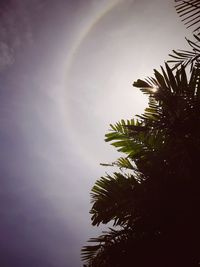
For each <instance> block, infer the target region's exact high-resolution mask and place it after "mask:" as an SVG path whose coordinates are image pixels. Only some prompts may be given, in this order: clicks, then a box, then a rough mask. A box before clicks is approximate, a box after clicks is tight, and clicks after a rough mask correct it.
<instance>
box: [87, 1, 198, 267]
mask: <svg viewBox="0 0 200 267" xmlns="http://www.w3.org/2000/svg"><path fill="white" fill-rule="evenodd" d="M180 2H185V1H180ZM187 2H188V3H189V2H190V3H191V2H192V3H193V4H194V2H195V1H187ZM196 2H198V1H196ZM185 4H186V3H185ZM186 6H187V5H186ZM181 7H182V6H181ZM182 11H183V10H182V8H181V12H182ZM196 38H198V37H196ZM188 55H190V54H189V53H188ZM191 55H192V52H191ZM178 56H180V55H178ZM198 58H199V51H198V57H196V58H193V59H192V60H190V61H189V62H188V63H187V64H185V63H184V61H183V62H181V63H180V64H178V65H177V66H176V71H173V70H174V68H173V67H172V68H170V67H169V66H168V64H165V68H162V67H161V71H160V72H159V71H157V70H154V77H149V78H147V79H146V80H137V81H136V82H135V83H134V84H133V86H134V87H137V88H139V89H140V90H141V91H142V92H143V93H144V94H147V95H148V96H149V105H148V107H147V108H146V110H145V112H144V114H142V115H138V116H137V118H136V119H132V120H127V121H124V120H122V121H120V122H117V123H116V124H115V125H110V127H111V129H110V131H109V133H107V134H106V139H105V141H106V142H111V144H112V145H113V146H114V147H116V148H117V150H118V151H119V152H122V153H124V154H125V156H124V157H120V158H119V159H118V160H117V161H116V162H113V163H112V164H103V165H106V166H114V167H116V168H117V169H118V171H116V172H114V173H113V174H112V175H108V174H107V175H106V176H105V177H101V178H100V179H99V180H97V181H96V183H95V185H94V187H93V188H92V192H91V202H92V208H91V211H90V213H91V215H92V217H91V219H92V224H93V225H99V224H100V223H102V224H107V223H108V222H112V223H113V227H114V228H109V231H108V232H103V233H102V235H101V236H99V237H97V238H91V239H90V240H89V242H91V243H93V244H92V245H87V246H85V247H83V249H82V258H83V260H84V261H85V262H86V265H85V266H87V267H111V266H112V267H122V266H136V267H143V266H154V267H161V266H162V267H171V266H187V267H192V266H199V264H200V247H199V244H198V242H199V240H200V229H199V226H200V216H199V203H200V175H199V166H198V163H199V158H198V157H199V155H200V65H199V63H198ZM184 60H185V59H184ZM193 63H194V64H193ZM176 64H177V62H176ZM188 64H190V65H191V72H190V74H188V75H187V72H186V69H185V68H186V66H187V65H188Z"/></svg>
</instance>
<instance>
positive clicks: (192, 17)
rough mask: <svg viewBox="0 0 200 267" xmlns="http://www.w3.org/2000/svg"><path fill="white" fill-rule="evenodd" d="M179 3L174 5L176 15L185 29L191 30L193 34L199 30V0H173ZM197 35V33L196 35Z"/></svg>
mask: <svg viewBox="0 0 200 267" xmlns="http://www.w3.org/2000/svg"><path fill="white" fill-rule="evenodd" d="M175 2H179V3H178V4H176V5H175V8H176V11H177V13H178V15H179V16H180V17H181V19H182V21H183V22H184V24H185V25H186V27H187V28H191V27H192V28H193V32H198V31H199V29H200V1H199V0H188V1H183V0H175ZM198 34H199V33H198Z"/></svg>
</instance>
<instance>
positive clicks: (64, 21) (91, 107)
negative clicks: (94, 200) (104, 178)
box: [0, 0, 187, 267]
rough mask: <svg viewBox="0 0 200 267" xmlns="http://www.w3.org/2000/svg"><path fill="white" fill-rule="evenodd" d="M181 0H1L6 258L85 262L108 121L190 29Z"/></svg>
mask: <svg viewBox="0 0 200 267" xmlns="http://www.w3.org/2000/svg"><path fill="white" fill-rule="evenodd" d="M173 5H174V3H173V1H169V0H168V1H166V0H163V1H161V0H152V1H148V0H146V1H145V0H143V1H141V0H140V1H139V0H135V1H131V0H124V1H123V0H121V1H120V0H119V1H117V0H98V1H97V0H73V1H72V0H71V1H70V0H10V1H1V2H0V84H1V88H0V149H1V154H0V173H1V186H0V218H1V220H0V229H1V236H0V265H1V266H3V267H17V266H20V267H25V266H29V267H76V266H81V262H80V249H81V247H82V246H83V245H84V244H85V243H86V241H87V240H88V239H89V238H90V237H92V236H95V235H96V234H97V231H98V230H97V229H96V228H94V229H93V228H92V227H91V223H90V216H89V209H90V203H89V201H90V197H89V193H90V190H91V187H92V185H93V184H94V182H95V180H96V179H97V178H98V177H99V176H100V175H103V174H104V173H105V169H104V168H102V167H100V166H99V163H100V162H110V161H112V160H114V159H115V158H116V157H117V153H116V152H115V151H114V149H113V148H112V147H111V146H109V145H108V144H105V143H104V134H105V132H106V131H107V130H108V128H109V123H114V122H116V121H117V120H120V119H130V118H131V117H132V116H133V115H135V114H137V113H141V112H142V111H143V109H144V107H145V106H146V104H147V99H146V98H145V97H144V96H143V95H142V94H141V93H140V92H139V91H138V90H137V89H135V88H133V87H132V83H133V81H134V80H136V79H138V78H145V77H146V76H150V75H151V74H152V73H153V69H154V68H159V66H160V65H161V64H163V62H164V60H166V59H168V56H167V55H168V53H169V52H170V51H171V50H172V49H177V48H184V47H185V41H184V37H185V35H186V34H187V32H185V30H184V26H183V25H182V24H181V22H180V20H179V18H178V16H177V14H176V12H175V9H174V8H173Z"/></svg>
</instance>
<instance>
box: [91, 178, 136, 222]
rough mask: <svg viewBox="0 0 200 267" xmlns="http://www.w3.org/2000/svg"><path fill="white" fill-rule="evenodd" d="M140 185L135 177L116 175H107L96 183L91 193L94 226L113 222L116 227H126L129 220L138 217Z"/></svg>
mask: <svg viewBox="0 0 200 267" xmlns="http://www.w3.org/2000/svg"><path fill="white" fill-rule="evenodd" d="M140 187H141V185H140V183H139V181H138V178H137V177H136V178H135V177H134V176H133V175H124V174H122V173H114V175H113V176H110V175H107V176H106V177H101V178H100V179H99V180H97V181H96V183H95V185H94V187H93V188H92V192H91V202H92V203H93V206H92V209H91V211H90V214H92V218H91V219H92V224H93V225H99V224H100V223H103V224H106V223H108V222H109V221H111V220H113V221H114V225H124V224H126V223H127V222H128V221H129V218H130V217H132V219H133V213H134V214H135V215H134V217H137V215H136V214H137V212H136V209H134V208H133V206H135V207H136V206H137V204H136V202H137V200H136V198H135V197H134V195H135V196H136V195H139V191H138V190H140Z"/></svg>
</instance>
